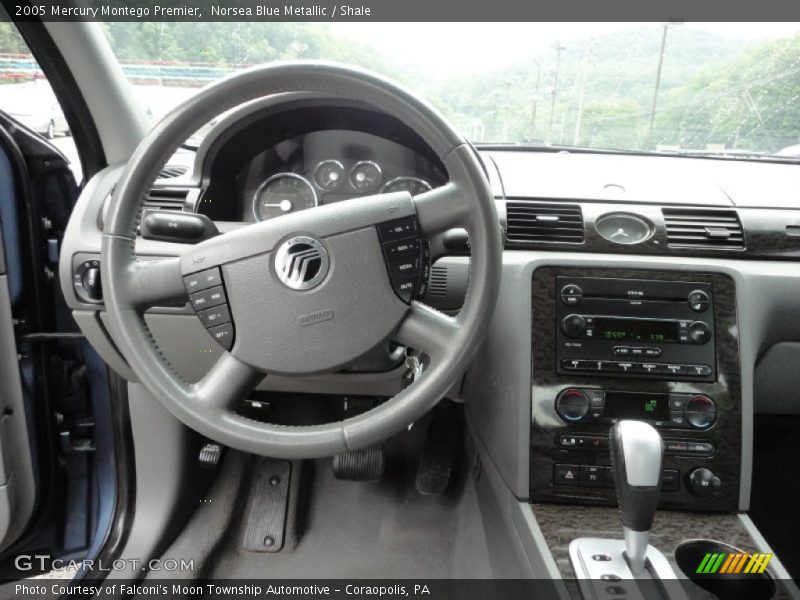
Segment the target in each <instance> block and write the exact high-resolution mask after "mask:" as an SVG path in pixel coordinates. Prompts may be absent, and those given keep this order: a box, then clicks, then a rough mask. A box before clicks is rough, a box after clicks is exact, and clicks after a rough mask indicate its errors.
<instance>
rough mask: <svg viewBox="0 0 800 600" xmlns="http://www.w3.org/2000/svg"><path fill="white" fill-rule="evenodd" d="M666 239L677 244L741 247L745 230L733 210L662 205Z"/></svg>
mask: <svg viewBox="0 0 800 600" xmlns="http://www.w3.org/2000/svg"><path fill="white" fill-rule="evenodd" d="M661 212H662V213H663V214H664V223H665V225H666V228H667V243H668V244H669V245H670V246H673V247H676V248H681V247H683V248H686V247H693V248H697V247H701V248H719V249H726V250H740V249H742V248H744V232H743V231H742V224H741V222H740V221H739V217H738V215H737V214H736V212H735V211H732V210H691V209H678V208H664V209H662V210H661Z"/></svg>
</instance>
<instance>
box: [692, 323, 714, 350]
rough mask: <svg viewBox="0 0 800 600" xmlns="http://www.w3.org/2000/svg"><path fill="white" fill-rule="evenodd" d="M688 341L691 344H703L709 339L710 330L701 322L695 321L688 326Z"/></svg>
mask: <svg viewBox="0 0 800 600" xmlns="http://www.w3.org/2000/svg"><path fill="white" fill-rule="evenodd" d="M689 339H690V340H692V343H693V344H705V343H706V342H708V340H710V339H711V328H710V327H709V326H708V324H707V323H704V322H703V321H695V322H693V323H692V324H691V325H689Z"/></svg>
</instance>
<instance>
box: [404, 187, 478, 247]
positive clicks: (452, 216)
mask: <svg viewBox="0 0 800 600" xmlns="http://www.w3.org/2000/svg"><path fill="white" fill-rule="evenodd" d="M413 200H414V207H415V208H416V209H417V218H418V219H419V224H420V227H422V232H423V233H424V234H425V235H426V236H431V235H434V234H437V233H442V232H444V231H447V230H448V229H453V228H456V227H467V225H468V224H469V221H470V212H469V203H468V202H466V200H465V198H464V193H463V190H462V186H461V185H459V184H458V183H456V182H453V181H451V182H449V183H446V184H445V185H443V186H440V187H437V188H434V189H432V190H430V191H428V192H425V193H423V194H419V195H418V196H414V198H413Z"/></svg>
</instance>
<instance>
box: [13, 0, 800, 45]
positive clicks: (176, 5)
mask: <svg viewBox="0 0 800 600" xmlns="http://www.w3.org/2000/svg"><path fill="white" fill-rule="evenodd" d="M5 4H6V9H7V11H8V13H9V14H8V16H7V17H6V18H9V17H10V18H11V19H12V20H15V21H109V22H113V21H155V22H158V21H163V22H191V21H230V22H237V21H239V22H244V21H265V22H268V21H316V22H326V21H328V22H329V21H350V22H359V21H360V22H505V21H532V22H534V21H564V22H581V21H593V22H607V21H630V22H636V21H664V22H670V21H727V22H746V21H754V22H755V21H758V22H769V21H794V20H800V2H787V1H786V0H761V1H760V2H751V1H749V0H701V1H699V2H698V1H697V0H671V1H670V2H655V1H652V0H458V1H456V0H433V1H431V0H353V1H352V2H340V1H339V0H333V1H330V0H281V1H278V0H229V1H220V0H192V1H183V2H181V1H180V0H179V1H171V0H160V1H159V0H141V1H135V0H53V1H47V2H44V1H43V2H40V3H36V2H6V3H5ZM409 43H413V40H412V39H409Z"/></svg>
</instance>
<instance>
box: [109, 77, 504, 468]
mask: <svg viewBox="0 0 800 600" xmlns="http://www.w3.org/2000/svg"><path fill="white" fill-rule="evenodd" d="M287 92H306V93H312V94H314V95H319V96H320V97H325V98H345V99H351V100H356V101H360V102H363V103H366V104H369V105H372V106H374V107H376V108H377V109H379V110H382V111H383V112H385V113H388V114H389V115H393V116H395V117H396V118H398V119H399V120H400V121H402V122H403V123H405V124H406V125H408V126H409V127H410V128H411V129H412V130H414V131H415V132H416V133H418V134H419V135H420V136H421V138H422V139H423V140H424V141H425V142H426V143H427V144H428V145H429V146H430V148H431V149H432V150H433V151H434V152H435V153H436V154H437V155H438V157H439V158H440V159H441V161H442V163H443V164H444V166H445V168H446V170H447V173H448V175H449V181H448V183H446V184H445V185H443V186H441V187H438V188H435V189H433V190H431V191H428V192H426V193H423V194H420V195H418V196H414V197H413V198H412V197H411V195H410V194H409V193H408V192H395V193H387V194H376V195H372V196H368V197H362V198H357V199H353V200H348V201H347V202H340V203H335V204H329V205H323V206H320V207H317V208H314V209H313V210H306V211H300V212H296V213H290V214H287V215H285V216H282V217H280V218H275V219H270V220H266V221H263V222H260V223H256V224H252V225H249V226H246V227H242V228H239V229H236V230H234V231H231V232H228V233H225V234H222V235H219V236H217V237H213V238H211V239H208V240H205V241H203V242H200V243H197V244H195V245H180V244H175V246H176V250H175V253H176V254H177V256H172V257H169V258H162V259H154V260H138V259H137V257H136V255H135V252H134V246H135V241H136V232H137V227H138V225H139V221H140V219H141V217H142V211H143V206H144V198H145V194H146V192H147V190H148V188H149V186H150V185H152V182H153V180H154V179H155V176H156V174H157V172H158V171H159V169H160V168H161V167H162V165H163V164H164V163H165V162H166V160H167V159H168V158H169V157H170V156H171V155H172V153H173V152H174V151H175V149H176V148H177V147H178V146H179V145H180V144H181V143H182V142H183V141H184V140H185V139H186V138H187V137H188V136H189V135H190V134H191V133H192V132H194V131H196V130H198V129H199V128H200V127H201V126H203V125H204V124H205V123H207V122H208V121H209V120H210V119H212V118H213V117H215V116H217V115H218V114H220V113H222V112H225V111H227V110H230V109H232V108H235V107H237V106H239V105H241V104H243V103H245V102H248V101H252V100H255V99H258V98H262V97H266V96H270V95H273V94H281V93H287ZM108 215H109V216H108V217H107V219H106V227H105V230H104V233H103V244H102V262H101V265H102V267H101V268H102V277H103V287H104V295H105V303H106V308H107V310H108V316H109V320H110V322H111V328H112V332H113V334H114V339H115V341H116V343H117V344H118V346H119V347H120V348H121V350H122V352H123V354H124V355H125V356H126V358H127V360H128V362H129V364H130V366H131V368H132V370H133V371H134V373H135V374H136V375H137V376H138V377H139V379H140V381H141V382H142V383H143V385H144V386H145V387H146V388H147V389H148V390H149V391H150V392H151V393H152V394H153V395H154V396H155V397H156V398H157V399H158V400H159V401H160V402H161V403H162V404H163V405H164V406H165V407H166V408H167V409H168V410H169V411H170V412H171V413H173V414H174V415H175V416H176V417H177V418H178V419H180V420H181V421H183V422H184V423H185V424H186V425H187V426H189V427H190V428H192V429H195V430H196V431H198V432H200V433H202V434H203V435H205V436H207V437H208V438H211V439H213V440H216V441H218V442H219V443H221V444H224V445H227V446H230V447H233V448H238V449H240V450H244V451H246V452H251V453H255V454H261V455H265V456H271V457H276V458H316V457H323V456H330V455H333V454H335V453H337V452H341V451H345V450H354V449H359V448H363V447H366V446H368V445H370V444H374V443H377V442H380V441H383V440H385V439H386V438H388V437H389V436H391V435H392V434H394V433H397V432H398V431H400V430H401V429H403V428H404V427H406V426H407V425H409V424H410V423H412V422H414V421H415V420H416V419H418V418H420V417H421V416H423V415H424V414H425V413H426V412H427V411H428V410H430V409H431V408H432V407H433V406H435V404H436V403H437V402H438V401H439V400H441V398H442V397H443V396H444V395H445V394H446V393H447V391H448V389H449V388H450V386H451V385H452V384H453V383H454V382H455V381H456V379H457V378H458V377H459V376H460V375H461V374H462V373H463V372H464V370H465V369H466V367H467V366H468V363H469V361H470V359H471V358H472V356H473V354H474V352H475V351H476V350H477V348H478V346H479V345H480V343H481V342H482V341H483V339H484V337H485V335H486V332H487V329H488V326H489V321H490V319H491V316H492V312H493V310H494V306H495V303H496V300H497V294H498V288H499V283H500V265H501V252H502V247H501V239H500V225H499V222H498V218H497V213H496V209H495V206H494V201H493V197H492V193H491V190H490V187H489V183H488V181H487V179H486V175H485V173H484V171H483V169H482V167H481V164H480V162H479V159H478V157H477V156H476V153H475V150H474V149H473V148H472V147H471V146H470V145H469V144H468V143H467V141H466V140H465V139H464V138H463V137H461V136H460V135H459V134H458V133H456V132H455V131H454V130H453V128H452V127H451V126H450V125H449V124H448V123H447V122H446V120H445V119H444V118H443V117H442V116H441V115H440V114H439V113H438V112H437V111H436V110H435V109H433V108H432V107H430V106H429V105H427V104H426V103H424V102H422V101H420V100H419V99H417V98H416V97H415V96H414V95H413V94H412V93H410V92H409V91H407V90H404V89H403V88H401V87H400V86H398V85H397V84H394V83H392V82H389V81H387V80H386V79H383V78H382V77H379V76H377V75H374V74H371V73H368V72H366V71H362V70H358V69H355V68H350V67H345V66H341V65H335V64H329V63H317V62H299V63H282V64H275V65H269V66H264V67H257V68H253V69H250V70H247V71H244V72H240V73H237V74H234V75H232V76H229V77H227V78H224V79H222V80H220V81H219V82H217V83H215V84H213V85H211V86H209V87H207V88H205V89H204V90H202V91H201V92H200V93H199V94H197V95H196V96H194V97H193V98H191V99H189V100H187V101H186V102H184V103H183V104H181V105H180V106H178V107H177V108H176V109H174V110H173V111H172V112H171V113H169V114H168V115H167V116H166V117H165V118H164V119H163V120H162V121H161V122H160V123H158V124H157V125H156V126H155V127H154V128H153V129H152V131H151V132H150V133H149V135H148V136H147V137H146V138H145V139H144V140H143V141H142V143H141V144H140V145H139V147H138V148H137V150H136V151H135V153H134V154H133V156H132V157H131V159H130V161H129V162H128V164H127V166H126V169H125V171H124V172H123V174H122V176H121V179H120V180H119V182H118V184H117V187H116V192H115V193H114V196H113V198H112V200H111V204H110V207H109V212H108ZM453 227H463V228H466V229H467V231H468V233H469V236H470V244H471V251H472V258H471V267H470V283H469V289H468V290H467V294H466V298H465V300H464V305H463V308H462V309H461V311H460V313H459V314H458V316H457V317H451V316H448V315H445V314H443V313H441V312H439V311H437V310H435V309H433V308H431V307H430V306H428V305H426V304H424V303H421V302H419V301H418V300H414V299H412V300H410V301H409V299H408V298H407V297H401V295H399V294H398V292H397V291H396V288H398V286H399V285H401V284H402V280H398V279H397V277H395V278H394V279H393V278H392V275H398V273H393V272H392V270H391V269H392V268H393V265H392V256H393V255H392V254H391V253H392V252H395V251H397V248H398V246H397V245H396V244H392V243H391V241H392V240H394V239H396V238H397V237H398V236H404V235H412V236H413V235H418V234H420V233H421V234H422V235H423V236H430V235H433V234H436V233H438V232H442V231H445V230H447V229H450V228H453ZM387 240H388V243H387ZM418 245H419V242H418ZM412 246H413V244H412ZM400 251H401V252H402V251H403V249H402V248H401V249H400ZM198 273H199V274H200V276H202V277H208V276H210V277H211V279H210V281H212V282H214V283H216V284H218V285H221V288H216V289H217V290H218V291H219V289H221V290H222V291H223V292H224V298H225V299H226V300H227V307H228V309H229V311H230V315H231V318H232V325H231V327H230V330H229V331H230V332H231V335H235V338H234V342H233V345H232V347H231V348H230V350H229V351H227V352H225V353H224V354H223V355H222V356H221V357H220V358H219V360H218V361H217V362H216V363H215V364H214V365H213V366H212V367H211V369H210V370H209V371H208V372H207V374H206V375H205V376H204V377H203V378H202V379H201V380H200V381H198V382H196V383H188V382H186V381H184V380H183V379H182V378H181V377H180V376H179V375H178V374H177V373H176V372H175V371H174V370H173V369H172V367H171V366H170V365H169V363H168V362H167V361H166V359H165V358H164V357H163V356H162V355H161V353H160V351H159V349H158V346H157V344H156V342H155V341H154V339H153V337H152V335H151V333H150V331H149V329H148V327H147V325H146V324H145V321H144V316H143V315H144V311H145V310H146V309H147V308H149V307H152V306H156V305H160V304H163V303H164V302H170V301H176V300H177V301H181V300H183V301H184V302H185V301H186V300H187V293H188V292H187V286H191V285H194V283H192V282H193V281H194V282H196V281H197V279H198V275H197V274H198ZM399 275H402V273H400V274H399ZM215 278H216V279H215ZM412 279H413V278H412ZM398 282H399V283H398ZM407 287H408V286H406V288H407ZM390 339H393V340H395V341H397V342H398V343H400V344H402V345H405V346H408V347H411V348H414V349H417V350H419V351H420V352H423V353H424V354H426V355H427V357H428V359H427V363H428V364H427V367H426V369H425V371H424V372H423V373H422V375H421V376H420V377H418V378H417V380H416V381H415V382H414V383H413V384H412V385H410V386H409V387H407V388H406V389H404V390H403V391H401V392H400V393H399V394H397V395H396V396H394V397H392V398H390V399H388V400H387V401H385V402H384V403H382V404H380V405H379V406H377V407H376V408H374V409H372V410H370V411H368V412H366V413H363V414H360V415H358V416H355V417H352V418H349V419H346V420H344V421H341V422H335V423H328V424H322V425H313V426H291V427H290V426H283V425H274V424H268V423H262V422H259V421H255V420H252V419H249V418H247V417H245V416H242V415H239V414H237V412H236V407H237V405H238V404H239V403H240V402H241V401H242V400H243V399H244V398H245V397H246V396H247V395H248V394H249V393H250V392H251V391H252V390H253V389H254V388H255V387H256V386H257V385H258V383H259V382H260V381H261V379H262V378H263V377H264V376H265V375H268V374H269V373H275V374H281V375H289V376H305V375H312V374H318V373H324V372H332V371H336V370H337V369H340V368H342V367H343V366H345V365H347V364H348V363H350V362H352V361H353V360H354V359H356V358H358V357H359V356H361V355H363V354H364V353H366V352H367V351H369V350H370V349H372V348H374V347H376V346H377V345H378V344H381V343H384V342H386V341H387V340H390Z"/></svg>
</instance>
